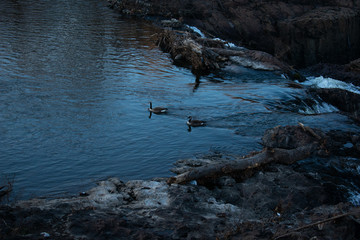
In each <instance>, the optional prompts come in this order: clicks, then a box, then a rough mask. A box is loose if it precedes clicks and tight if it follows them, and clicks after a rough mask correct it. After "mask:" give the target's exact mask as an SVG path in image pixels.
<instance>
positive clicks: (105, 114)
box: [0, 0, 358, 198]
mask: <svg viewBox="0 0 360 240" xmlns="http://www.w3.org/2000/svg"><path fill="white" fill-rule="evenodd" d="M156 32H157V29H156V28H154V27H153V26H152V25H150V24H149V23H146V22H142V21H140V20H130V19H123V18H121V17H120V16H119V14H118V13H116V12H114V11H113V10H111V9H109V8H108V7H107V6H106V3H105V1H99V0H86V1H85V0H78V1H69V0H59V1H52V0H42V1H31V0H30V1H25V0H21V1H15V0H3V1H1V2H0V176H2V177H3V176H5V177H6V176H14V191H15V193H16V195H17V198H28V197H31V196H49V195H54V194H55V195H56V194H64V193H70V194H72V193H76V192H77V191H80V190H84V189H87V188H88V187H89V186H91V185H92V184H93V183H94V182H95V181H96V180H98V179H103V178H106V177H108V176H116V177H119V178H120V179H122V180H130V179H150V178H153V177H167V176H171V175H172V173H171V172H170V171H169V169H170V168H171V167H172V164H173V163H174V162H175V161H176V160H178V159H183V158H193V157H196V156H201V155H203V154H211V153H219V152H221V153H224V154H227V155H229V156H231V155H235V154H247V153H248V152H250V151H254V150H259V149H261V145H260V144H259V143H260V140H261V136H262V135H263V133H264V131H265V130H266V129H267V128H272V127H274V126H277V125H287V124H297V123H298V122H302V123H304V124H306V125H308V126H311V127H318V128H321V129H323V130H329V129H342V130H347V129H350V130H354V129H355V130H358V128H357V127H356V126H355V125H354V124H353V123H352V121H351V120H349V119H348V118H347V117H345V116H342V115H340V114H338V113H336V112H334V111H335V110H334V108H332V107H331V106H328V105H326V104H324V103H321V102H320V103H316V104H314V105H313V106H309V105H307V101H303V100H304V99H307V98H308V97H309V96H307V95H306V93H305V90H304V89H303V88H294V87H293V85H292V82H291V81H288V80H286V79H284V78H282V77H281V76H279V75H275V74H273V73H270V72H263V71H254V70H250V69H246V68H241V67H230V68H228V69H226V71H222V72H219V73H217V74H212V75H209V76H206V77H202V78H200V82H199V83H196V80H195V79H196V78H195V76H193V75H192V74H191V72H190V71H189V70H188V69H184V68H180V67H176V66H174V65H172V63H171V60H170V58H169V57H168V55H167V54H165V53H162V52H161V51H160V50H159V49H158V48H157V46H156V45H155V43H154V42H155V38H154V34H156ZM149 101H152V102H153V104H154V106H165V107H167V108H169V113H168V114H166V115H152V116H151V118H149V112H148V111H147V108H148V104H149ZM315 113H316V114H315ZM318 113H320V114H318ZM189 115H192V116H193V117H194V118H197V119H201V120H206V121H207V122H208V124H207V126H206V127H203V128H193V129H192V131H191V132H190V131H188V128H187V126H186V120H187V116H189Z"/></svg>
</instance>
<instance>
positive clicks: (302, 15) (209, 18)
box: [112, 0, 360, 67]
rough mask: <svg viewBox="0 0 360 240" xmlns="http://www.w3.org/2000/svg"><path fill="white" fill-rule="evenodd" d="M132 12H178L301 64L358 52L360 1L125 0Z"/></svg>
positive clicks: (122, 5)
mask: <svg viewBox="0 0 360 240" xmlns="http://www.w3.org/2000/svg"><path fill="white" fill-rule="evenodd" d="M112 5H113V6H114V7H116V8H117V9H119V10H120V11H121V12H123V13H126V14H132V15H147V16H161V17H166V18H177V19H181V20H183V22H184V23H186V24H190V25H194V26H196V27H198V28H200V29H201V30H205V31H207V32H208V33H210V34H213V35H215V36H218V37H222V38H225V39H229V40H231V41H234V42H237V43H239V44H242V45H244V46H246V47H248V48H251V49H256V50H261V51H265V52H267V53H270V54H272V55H274V56H276V57H278V58H280V59H281V60H283V61H285V62H287V63H289V64H292V65H296V66H297V67H305V66H309V65H313V64H316V63H319V62H327V63H341V64H344V63H347V62H349V61H352V60H354V59H356V58H359V56H360V44H358V43H359V42H360V10H359V8H360V1H359V0H355V1H350V0H349V1H346V0H345V1H336V0H334V1H306V0H304V1H301V0H297V1H295V0H293V1H262V0H255V1H250V0H236V1H232V0H224V1H215V0H204V1H191V0H185V1H179V0H166V1H165V0H152V1H151V0H147V1H146V0H145V1H135V0H123V1H119V0H118V1H116V0H113V1H112Z"/></svg>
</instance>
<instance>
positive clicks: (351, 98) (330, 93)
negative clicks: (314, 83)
mask: <svg viewBox="0 0 360 240" xmlns="http://www.w3.org/2000/svg"><path fill="white" fill-rule="evenodd" d="M311 91H315V92H316V93H317V94H318V95H319V96H320V97H321V98H322V99H323V100H324V101H325V102H327V103H330V104H331V105H333V106H335V107H337V108H338V109H339V110H340V111H342V112H344V113H346V114H348V115H349V116H350V117H351V118H353V119H354V120H356V121H357V122H360V95H359V94H356V93H353V92H349V91H347V90H343V89H337V88H319V89H313V90H311Z"/></svg>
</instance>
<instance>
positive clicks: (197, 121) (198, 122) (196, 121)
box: [186, 116, 206, 127]
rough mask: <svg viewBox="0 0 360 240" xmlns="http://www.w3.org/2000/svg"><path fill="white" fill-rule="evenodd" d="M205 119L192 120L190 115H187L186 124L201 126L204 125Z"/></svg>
mask: <svg viewBox="0 0 360 240" xmlns="http://www.w3.org/2000/svg"><path fill="white" fill-rule="evenodd" d="M205 123H206V122H205V121H201V120H193V119H192V116H189V117H188V121H187V122H186V124H187V125H188V126H189V127H201V126H205Z"/></svg>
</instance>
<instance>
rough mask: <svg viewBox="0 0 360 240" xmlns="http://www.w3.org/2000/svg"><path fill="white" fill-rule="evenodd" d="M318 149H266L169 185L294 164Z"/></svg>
mask: <svg viewBox="0 0 360 240" xmlns="http://www.w3.org/2000/svg"><path fill="white" fill-rule="evenodd" d="M316 148H317V145H316V144H309V145H305V146H301V147H298V148H295V149H281V148H265V149H264V150H263V151H261V152H260V153H258V154H256V155H254V156H250V157H246V158H243V159H239V160H234V161H229V162H226V163H218V164H209V165H205V166H201V167H197V168H192V169H191V170H189V171H187V172H184V173H182V174H179V175H177V176H175V177H171V178H169V179H168V183H169V184H172V183H178V184H179V183H180V184H181V183H186V182H190V181H192V180H197V179H201V178H215V177H220V176H224V175H228V174H230V173H235V172H239V171H244V170H247V169H251V168H256V167H259V166H262V165H264V164H268V163H271V162H276V163H282V164H292V163H294V162H296V161H298V160H301V159H305V158H307V157H309V156H310V155H311V154H312V153H313V152H314V151H315V149H316Z"/></svg>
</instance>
